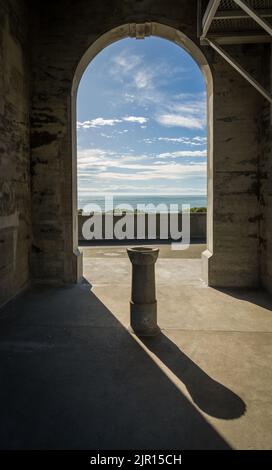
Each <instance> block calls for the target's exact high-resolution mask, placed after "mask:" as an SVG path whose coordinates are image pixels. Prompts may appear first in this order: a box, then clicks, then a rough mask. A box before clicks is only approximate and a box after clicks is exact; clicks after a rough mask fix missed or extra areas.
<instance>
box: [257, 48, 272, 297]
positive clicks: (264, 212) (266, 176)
mask: <svg viewBox="0 0 272 470" xmlns="http://www.w3.org/2000/svg"><path fill="white" fill-rule="evenodd" d="M271 63H272V61H271V46H270V45H267V46H266V48H265V51H264V54H263V76H264V77H265V86H266V88H267V90H271V89H272V87H271V84H272V82H271ZM259 123H260V145H261V147H260V207H261V217H260V263H261V280H262V284H263V286H264V287H266V288H267V289H268V290H269V291H270V292H272V236H271V235H272V106H271V105H270V104H269V102H268V101H265V106H264V109H263V113H262V114H261V116H260V122H259Z"/></svg>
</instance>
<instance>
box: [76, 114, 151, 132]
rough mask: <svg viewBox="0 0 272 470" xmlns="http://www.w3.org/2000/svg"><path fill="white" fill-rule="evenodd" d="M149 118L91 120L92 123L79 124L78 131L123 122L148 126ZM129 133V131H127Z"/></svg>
mask: <svg viewBox="0 0 272 470" xmlns="http://www.w3.org/2000/svg"><path fill="white" fill-rule="evenodd" d="M148 120H149V119H148V118H146V117H143V116H125V117H123V118H121V119H104V118H102V117H99V118H95V119H91V120H90V121H84V122H77V128H78V129H90V128H97V127H104V126H111V127H112V126H115V125H116V124H120V123H122V122H131V123H137V124H146V123H147V122H148ZM125 131H126V132H127V130H125Z"/></svg>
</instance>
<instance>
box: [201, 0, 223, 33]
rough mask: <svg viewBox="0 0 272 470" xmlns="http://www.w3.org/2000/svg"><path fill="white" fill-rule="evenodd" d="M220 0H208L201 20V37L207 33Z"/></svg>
mask: <svg viewBox="0 0 272 470" xmlns="http://www.w3.org/2000/svg"><path fill="white" fill-rule="evenodd" d="M220 1H221V0H210V1H209V4H208V6H207V9H206V11H205V13H204V16H203V20H202V37H203V38H205V37H206V36H207V34H208V31H209V29H210V26H211V24H212V20H213V19H214V15H215V13H216V12H217V9H218V7H219V5H220Z"/></svg>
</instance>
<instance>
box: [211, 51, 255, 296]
mask: <svg viewBox="0 0 272 470" xmlns="http://www.w3.org/2000/svg"><path fill="white" fill-rule="evenodd" d="M263 48H264V46H263V45H244V46H229V47H226V46H225V49H226V50H227V51H228V52H229V53H230V54H231V55H232V56H233V57H234V58H236V60H237V61H238V62H239V63H240V64H241V65H242V66H243V67H244V68H245V69H246V70H248V71H249V72H250V73H251V74H252V75H253V76H255V77H256V78H257V80H259V81H260V82H263V75H262V73H263V72H262V57H263ZM213 70H214V130H213V132H214V160H213V192H214V194H213V198H214V202H213V224H214V226H213V257H212V258H211V259H210V266H209V283H210V285H213V286H256V287H257V286H258V285H259V284H260V270H259V218H260V207H259V191H260V188H259V154H260V143H259V116H260V114H261V112H262V108H263V105H264V99H263V98H262V97H261V95H260V94H259V93H258V92H256V90H255V89H254V88H253V87H252V86H251V85H249V84H248V83H247V82H246V80H245V79H244V78H242V77H241V76H240V75H239V74H238V73H237V72H236V71H235V70H234V69H233V68H232V67H231V66H230V65H228V64H227V62H226V61H224V60H223V59H221V57H220V56H219V55H218V54H216V53H215V54H214V58H213Z"/></svg>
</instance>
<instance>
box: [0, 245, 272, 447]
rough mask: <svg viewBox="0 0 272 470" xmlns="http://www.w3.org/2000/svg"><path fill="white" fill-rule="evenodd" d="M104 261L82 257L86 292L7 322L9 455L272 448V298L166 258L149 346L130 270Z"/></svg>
mask: <svg viewBox="0 0 272 470" xmlns="http://www.w3.org/2000/svg"><path fill="white" fill-rule="evenodd" d="M195 249H196V247H193V249H192V254H190V251H189V252H188V253H187V256H191V255H192V256H193V252H194V250H195ZM99 250H100V248H99V249H98V253H97V254H96V253H95V250H94V251H92V252H91V249H86V248H84V249H83V251H84V255H85V280H84V282H82V283H81V284H79V285H74V286H69V287H68V286H66V287H65V286H63V287H60V286H59V287H58V286H51V287H50V286H36V287H35V286H34V287H32V288H31V289H30V290H28V291H26V292H25V293H24V294H23V295H21V296H19V297H18V298H16V299H15V300H13V301H12V302H10V303H9V304H7V305H6V306H5V308H3V309H2V310H1V320H0V324H1V327H0V350H1V356H0V363H1V366H0V371H1V372H0V374H1V384H2V385H1V388H0V398H1V400H0V410H1V421H0V446H1V448H50V449H55V448H57V449H59V448H61V449H63V448H65V449H67V448H68V449H83V448H88V449H96V448H100V449H105V448H109V449H117V448H119V449H127V448H132V449H137V448H144V449H167V448H174V449H203V448H204V449H229V448H236V449H257V448H260V449H268V448H271V447H272V432H271V429H272V413H271V409H272V406H271V405H272V397H271V385H272V373H271V359H272V313H271V310H272V300H271V297H269V296H268V294H265V293H264V292H262V291H256V292H255V291H245V290H243V291H241V290H239V291H238V290H235V291H219V290H215V289H211V288H207V287H206V286H205V285H204V284H203V282H202V281H201V278H200V277H199V273H200V266H199V265H200V260H199V259H197V258H192V259H190V258H188V259H185V258H182V257H178V256H182V255H178V254H177V257H176V258H175V259H174V258H172V259H171V260H170V259H168V258H167V257H162V258H161V259H159V261H160V262H161V264H158V265H156V268H157V270H156V272H157V280H158V283H157V298H158V308H159V312H158V313H159V315H158V318H159V324H160V327H161V328H162V333H161V335H159V336H157V337H156V338H153V339H145V340H144V341H143V340H141V339H140V338H138V337H136V336H135V335H132V334H131V333H130V332H129V331H128V329H127V327H128V318H129V293H130V264H129V260H127V259H125V257H123V256H120V258H116V257H114V256H107V255H106V253H107V254H109V253H112V254H113V253H114V252H115V250H116V248H115V247H114V248H108V249H107V250H106V252H105V255H106V256H105V255H104V254H103V255H102V254H101V253H99ZM122 250H125V248H124V247H122ZM201 250H202V247H199V253H200V252H201ZM165 253H166V252H165ZM165 256H167V255H165ZM159 261H158V263H159ZM192 263H194V264H192ZM186 265H187V270H186ZM99 270H100V274H99ZM181 273H182V275H181ZM120 281H122V282H120Z"/></svg>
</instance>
